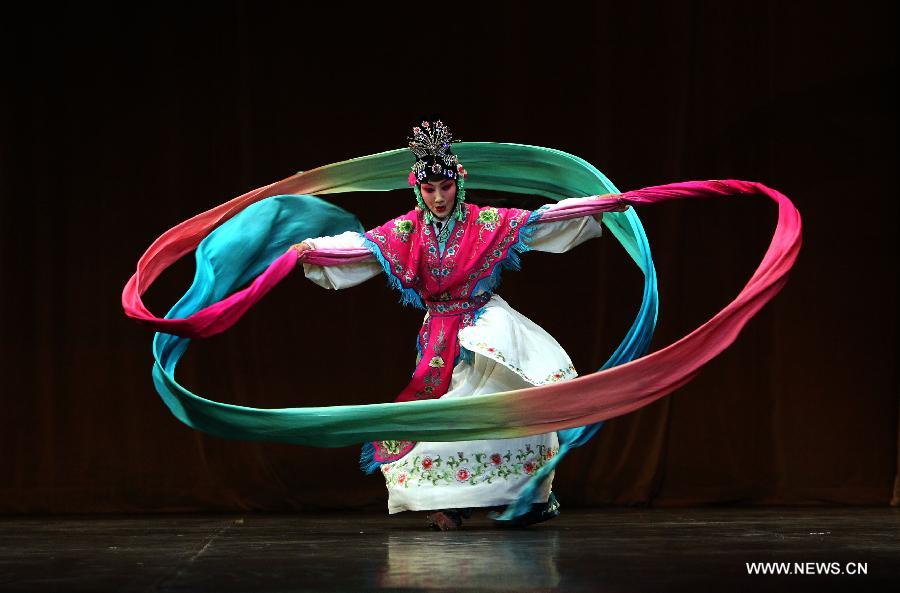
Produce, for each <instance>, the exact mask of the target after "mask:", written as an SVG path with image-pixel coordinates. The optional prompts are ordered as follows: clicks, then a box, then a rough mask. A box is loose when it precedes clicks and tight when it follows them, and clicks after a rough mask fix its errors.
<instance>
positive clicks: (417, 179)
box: [409, 120, 466, 185]
mask: <svg viewBox="0 0 900 593" xmlns="http://www.w3.org/2000/svg"><path fill="white" fill-rule="evenodd" d="M412 131H413V135H412V137H411V138H409V149H410V150H411V151H413V154H415V155H416V162H415V163H413V166H412V170H411V171H410V173H409V184H410V185H415V184H417V183H421V182H422V181H424V180H425V179H426V178H427V177H428V176H429V175H440V176H442V177H446V178H447V179H457V178H458V177H459V176H460V175H462V176H465V174H466V172H465V169H463V166H462V165H461V164H460V162H459V158H458V157H457V156H456V155H455V154H453V151H452V150H451V149H450V144H451V143H452V142H453V134H451V133H450V128H448V127H447V126H446V125H445V124H444V122H442V121H441V120H436V121H435V122H433V123H432V122H429V121H427V120H424V121H422V123H421V124H419V125H418V126H415V127H414V128H413V129H412Z"/></svg>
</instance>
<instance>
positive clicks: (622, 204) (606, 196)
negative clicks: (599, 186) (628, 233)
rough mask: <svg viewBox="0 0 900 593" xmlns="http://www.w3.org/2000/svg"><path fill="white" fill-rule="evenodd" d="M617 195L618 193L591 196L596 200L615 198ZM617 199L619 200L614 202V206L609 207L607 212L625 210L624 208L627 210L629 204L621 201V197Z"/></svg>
mask: <svg viewBox="0 0 900 593" xmlns="http://www.w3.org/2000/svg"><path fill="white" fill-rule="evenodd" d="M617 195H618V194H603V195H599V196H592V197H593V198H594V199H596V200H603V199H609V198H615V197H616V196H617ZM619 200H620V201H619V203H618V204H616V206H615V207H614V208H612V209H610V210H609V212H625V211H626V210H628V208H629V205H628V204H626V203H625V202H623V201H621V198H619Z"/></svg>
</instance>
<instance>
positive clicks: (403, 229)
mask: <svg viewBox="0 0 900 593" xmlns="http://www.w3.org/2000/svg"><path fill="white" fill-rule="evenodd" d="M412 230H413V223H412V221H411V220H408V219H403V220H395V221H394V232H395V233H398V234H407V233H409V232H410V231H412Z"/></svg>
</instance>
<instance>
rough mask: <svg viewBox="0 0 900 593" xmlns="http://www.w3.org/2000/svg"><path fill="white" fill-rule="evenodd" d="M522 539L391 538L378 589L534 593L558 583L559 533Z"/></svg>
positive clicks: (459, 536) (524, 535) (466, 536)
mask: <svg viewBox="0 0 900 593" xmlns="http://www.w3.org/2000/svg"><path fill="white" fill-rule="evenodd" d="M520 535H521V537H502V538H498V537H496V536H475V535H474V534H473V533H472V532H466V533H429V534H427V535H424V534H422V535H419V534H416V535H414V534H407V535H402V534H389V535H388V537H387V562H386V563H385V566H384V569H383V571H382V573H381V575H380V578H379V583H378V584H379V585H380V586H381V587H385V588H388V587H399V588H407V587H409V588H418V589H434V590H450V591H453V590H459V589H461V588H465V587H467V586H474V585H476V584H477V587H478V590H479V591H508V590H516V591H522V592H526V591H538V590H546V589H547V588H550V587H556V586H557V585H559V571H558V569H557V558H558V555H559V534H558V533H556V532H555V531H549V530H547V531H543V530H542V531H540V532H535V533H525V532H522V533H521V534H520Z"/></svg>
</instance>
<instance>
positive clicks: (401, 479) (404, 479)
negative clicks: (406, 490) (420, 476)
mask: <svg viewBox="0 0 900 593" xmlns="http://www.w3.org/2000/svg"><path fill="white" fill-rule="evenodd" d="M405 481H406V474H400V476H399V477H398V478H397V482H399V483H400V484H402V483H403V482H405Z"/></svg>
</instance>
